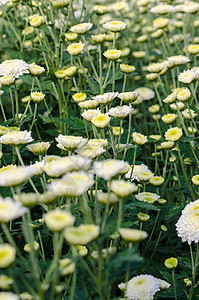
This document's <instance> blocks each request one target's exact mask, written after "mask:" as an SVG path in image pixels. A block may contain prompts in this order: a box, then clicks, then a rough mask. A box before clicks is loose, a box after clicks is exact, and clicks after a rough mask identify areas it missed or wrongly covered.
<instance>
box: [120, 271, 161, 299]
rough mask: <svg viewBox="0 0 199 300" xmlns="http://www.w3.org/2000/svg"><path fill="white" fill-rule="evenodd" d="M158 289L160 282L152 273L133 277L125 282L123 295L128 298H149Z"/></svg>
mask: <svg viewBox="0 0 199 300" xmlns="http://www.w3.org/2000/svg"><path fill="white" fill-rule="evenodd" d="M158 291H160V282H159V280H158V279H157V278H155V277H153V276H152V275H139V276H136V277H133V278H132V279H131V280H129V281H128V282H127V284H126V293H125V296H126V297H127V299H129V300H149V299H150V300H151V299H153V298H154V295H155V293H157V292H158Z"/></svg>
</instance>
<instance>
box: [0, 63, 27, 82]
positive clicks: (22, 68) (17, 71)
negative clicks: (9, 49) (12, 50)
mask: <svg viewBox="0 0 199 300" xmlns="http://www.w3.org/2000/svg"><path fill="white" fill-rule="evenodd" d="M28 69H29V65H28V64H27V63H26V62H25V61H23V60H21V59H11V60H5V61H4V62H2V63H1V64H0V75H1V76H7V75H12V76H13V77H14V78H19V76H20V75H23V74H28V73H29V70H28Z"/></svg>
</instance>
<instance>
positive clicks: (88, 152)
mask: <svg viewBox="0 0 199 300" xmlns="http://www.w3.org/2000/svg"><path fill="white" fill-rule="evenodd" d="M104 152H106V150H105V149H103V148H102V147H100V146H89V145H85V146H83V147H81V148H79V149H77V150H76V153H78V154H79V155H81V156H85V157H87V158H90V159H94V158H96V157H97V156H99V155H101V154H102V153H104Z"/></svg>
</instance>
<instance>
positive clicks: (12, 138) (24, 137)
mask: <svg viewBox="0 0 199 300" xmlns="http://www.w3.org/2000/svg"><path fill="white" fill-rule="evenodd" d="M32 141H34V139H33V138H32V137H31V132H30V131H29V132H28V131H27V130H25V131H12V132H8V133H6V134H4V135H3V136H1V137H0V143H1V144H5V145H22V144H27V143H30V142H32Z"/></svg>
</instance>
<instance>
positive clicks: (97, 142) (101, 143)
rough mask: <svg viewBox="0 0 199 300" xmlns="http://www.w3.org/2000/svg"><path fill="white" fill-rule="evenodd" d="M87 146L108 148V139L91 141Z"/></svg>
mask: <svg viewBox="0 0 199 300" xmlns="http://www.w3.org/2000/svg"><path fill="white" fill-rule="evenodd" d="M87 145H89V146H100V147H106V146H107V145H108V140H107V139H91V140H89V141H88V143H87Z"/></svg>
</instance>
